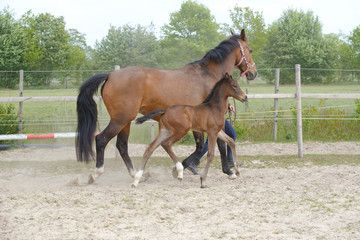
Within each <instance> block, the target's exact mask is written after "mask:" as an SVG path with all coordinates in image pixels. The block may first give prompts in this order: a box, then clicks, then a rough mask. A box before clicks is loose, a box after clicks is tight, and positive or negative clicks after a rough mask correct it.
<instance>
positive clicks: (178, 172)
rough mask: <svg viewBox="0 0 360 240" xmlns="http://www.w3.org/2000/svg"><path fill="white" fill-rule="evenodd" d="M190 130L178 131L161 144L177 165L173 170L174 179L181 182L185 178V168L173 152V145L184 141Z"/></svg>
mask: <svg viewBox="0 0 360 240" xmlns="http://www.w3.org/2000/svg"><path fill="white" fill-rule="evenodd" d="M189 129H190V128H188V129H184V130H182V131H179V129H177V132H176V133H174V134H172V135H171V136H170V137H169V138H168V139H167V140H166V141H163V142H162V143H161V146H162V147H163V148H164V149H165V151H166V152H167V153H168V154H169V156H170V157H171V159H172V160H173V162H174V163H175V167H174V168H173V177H174V178H177V179H178V180H179V181H181V180H182V179H183V176H184V167H183V165H182V164H181V163H180V162H179V160H178V159H177V157H176V155H175V153H174V152H173V150H172V145H173V144H174V143H176V142H177V141H179V140H180V139H182V138H183V137H184V136H185V135H186V134H187V132H188V131H189Z"/></svg>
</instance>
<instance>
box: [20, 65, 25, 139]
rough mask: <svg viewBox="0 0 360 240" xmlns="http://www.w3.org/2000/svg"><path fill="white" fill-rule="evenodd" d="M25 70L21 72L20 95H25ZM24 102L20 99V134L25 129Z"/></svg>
mask: <svg viewBox="0 0 360 240" xmlns="http://www.w3.org/2000/svg"><path fill="white" fill-rule="evenodd" d="M23 92H24V70H20V72H19V96H20V97H22V96H23V95H24V93H23ZM22 123H23V102H22V101H19V134H21V133H22V129H23V125H22Z"/></svg>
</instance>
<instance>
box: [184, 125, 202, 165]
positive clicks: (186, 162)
mask: <svg viewBox="0 0 360 240" xmlns="http://www.w3.org/2000/svg"><path fill="white" fill-rule="evenodd" d="M193 135H194V139H195V142H196V149H195V151H194V152H193V153H192V154H191V155H190V156H189V157H187V158H186V159H185V160H184V161H182V165H183V167H184V168H187V167H188V166H189V165H190V164H191V163H192V162H193V161H194V160H195V159H196V157H197V156H199V155H200V154H201V153H202V151H203V150H204V134H203V133H201V132H196V131H193Z"/></svg>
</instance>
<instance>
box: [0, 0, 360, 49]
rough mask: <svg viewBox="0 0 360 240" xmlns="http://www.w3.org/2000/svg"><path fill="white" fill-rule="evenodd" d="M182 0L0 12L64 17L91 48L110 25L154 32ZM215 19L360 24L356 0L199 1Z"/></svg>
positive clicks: (50, 4)
mask: <svg viewBox="0 0 360 240" xmlns="http://www.w3.org/2000/svg"><path fill="white" fill-rule="evenodd" d="M182 2H183V0H132V1H129V0H127V1H124V0H102V1H98V0H56V1H54V0H0V10H3V9H4V7H6V6H9V8H10V10H12V11H13V12H14V14H15V18H17V19H18V18H20V16H21V15H23V14H24V13H25V12H27V11H28V10H32V12H33V13H34V14H36V15H37V14H39V13H46V12H47V13H50V14H52V15H54V16H56V17H59V16H63V17H64V19H65V22H66V28H67V29H69V28H75V29H77V30H78V31H79V32H81V33H84V34H85V35H86V40H87V43H88V45H90V46H92V47H93V46H94V44H95V41H96V40H98V41H101V39H102V38H104V37H105V36H106V35H107V32H108V30H109V28H110V25H114V26H117V27H119V26H123V25H124V24H130V25H136V24H140V25H143V26H148V25H149V24H150V22H153V23H154V25H155V29H156V31H157V33H159V32H160V27H161V26H163V25H164V24H167V23H168V22H169V18H170V13H172V12H175V11H178V10H180V6H181V4H182ZM198 2H199V3H202V4H204V5H205V6H206V7H208V8H209V9H210V11H211V14H212V15H213V16H215V19H216V21H217V22H218V23H229V24H230V23H231V21H230V17H229V9H232V8H233V7H234V6H235V5H236V4H237V5H238V6H240V7H250V8H251V9H253V10H255V11H259V12H262V14H263V17H264V20H265V23H266V24H267V25H269V24H271V23H272V22H273V21H274V20H277V19H278V18H279V17H280V16H281V14H282V12H283V11H284V10H286V9H288V8H293V9H298V10H300V9H302V10H304V11H308V10H312V11H313V12H314V15H316V16H318V17H319V20H320V21H321V23H322V25H323V33H340V32H342V33H344V34H349V33H350V32H351V31H352V30H353V29H354V28H355V27H356V26H358V25H360V14H359V9H360V1H359V0H342V1H334V0H247V1H242V0H237V1H236V0H198Z"/></svg>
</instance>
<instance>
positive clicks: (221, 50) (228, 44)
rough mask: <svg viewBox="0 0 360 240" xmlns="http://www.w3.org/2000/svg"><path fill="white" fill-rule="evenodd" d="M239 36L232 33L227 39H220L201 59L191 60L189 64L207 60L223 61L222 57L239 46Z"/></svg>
mask: <svg viewBox="0 0 360 240" xmlns="http://www.w3.org/2000/svg"><path fill="white" fill-rule="evenodd" d="M239 38H240V35H232V36H231V37H230V38H229V39H226V40H224V41H222V42H221V43H219V45H217V46H216V47H215V48H213V49H211V50H209V51H208V52H207V53H206V54H205V56H204V57H203V58H202V59H200V60H197V61H194V62H191V63H189V64H196V63H204V62H207V61H212V62H215V63H221V62H223V61H224V59H225V58H226V57H227V56H228V55H229V54H230V53H231V52H232V51H233V50H234V49H236V48H238V47H239V42H238V39H239Z"/></svg>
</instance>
